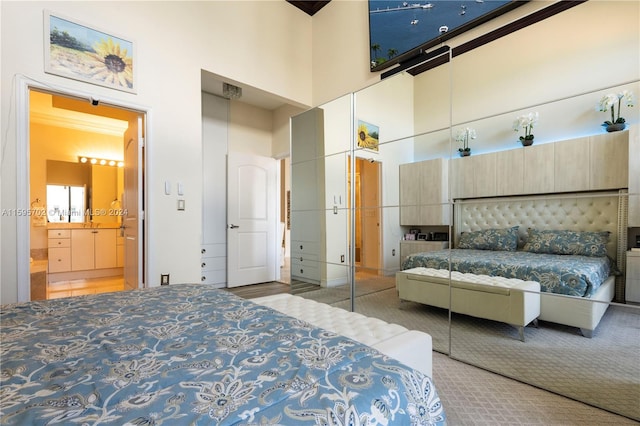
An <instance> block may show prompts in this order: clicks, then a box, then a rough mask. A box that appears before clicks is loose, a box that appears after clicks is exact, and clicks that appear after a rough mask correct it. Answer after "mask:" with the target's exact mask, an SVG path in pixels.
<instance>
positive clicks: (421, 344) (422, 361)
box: [251, 293, 432, 377]
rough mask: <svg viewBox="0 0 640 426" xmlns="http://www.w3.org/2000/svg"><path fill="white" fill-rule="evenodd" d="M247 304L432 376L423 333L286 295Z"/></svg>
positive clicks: (428, 346) (428, 339) (427, 341)
mask: <svg viewBox="0 0 640 426" xmlns="http://www.w3.org/2000/svg"><path fill="white" fill-rule="evenodd" d="M251 301H253V302H255V303H257V304H259V305H263V306H268V307H270V308H272V309H275V310H276V311H279V312H282V313H284V314H286V315H289V316H291V317H294V318H298V319H300V320H303V321H306V322H308V323H310V324H312V325H315V326H316V327H320V328H324V329H325V330H328V331H332V332H334V333H336V334H340V335H342V336H345V337H348V338H350V339H353V340H355V341H358V342H360V343H364V344H365V345H368V346H371V347H373V348H375V349H377V350H379V351H380V352H382V353H383V354H385V355H388V356H390V357H392V358H395V359H397V360H398V361H400V362H402V363H404V364H406V365H408V366H409V367H412V368H414V369H416V370H418V371H421V372H422V373H424V374H426V375H427V376H429V377H432V376H431V373H432V353H431V351H432V341H431V336H430V335H429V334H427V333H423V332H421V331H417V330H409V329H407V328H405V327H402V326H401V325H398V324H390V323H388V322H385V321H382V320H380V319H377V318H371V317H367V316H365V315H362V314H359V313H357V312H349V311H345V310H344V309H340V308H336V307H334V306H331V305H327V304H326V303H319V302H316V301H315V300H310V299H305V298H303V297H300V296H294V295H291V294H286V293H284V294H277V295H273V296H265V297H258V298H255V299H251Z"/></svg>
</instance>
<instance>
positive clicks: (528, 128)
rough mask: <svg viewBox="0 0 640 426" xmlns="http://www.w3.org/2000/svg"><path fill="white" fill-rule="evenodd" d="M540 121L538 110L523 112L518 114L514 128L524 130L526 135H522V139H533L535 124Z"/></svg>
mask: <svg viewBox="0 0 640 426" xmlns="http://www.w3.org/2000/svg"><path fill="white" fill-rule="evenodd" d="M537 122H538V112H537V111H536V112H530V113H529V114H522V115H520V116H518V117H517V118H516V119H515V121H514V122H513V130H514V131H516V132H517V131H519V130H520V129H522V130H524V136H520V140H521V141H522V140H530V139H533V125H534V124H536V123H537Z"/></svg>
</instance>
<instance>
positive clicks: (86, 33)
mask: <svg viewBox="0 0 640 426" xmlns="http://www.w3.org/2000/svg"><path fill="white" fill-rule="evenodd" d="M44 13H45V16H44V23H45V31H44V70H45V72H46V73H49V74H55V75H59V76H62V77H68V78H72V79H75V80H80V81H85V82H87V83H92V84H98V85H100V86H106V87H110V88H112V89H117V90H123V91H125V92H132V93H135V92H136V85H135V83H136V81H135V73H134V70H135V68H134V65H135V57H134V46H133V42H132V41H129V40H126V39H125V38H122V37H120V36H116V35H114V34H112V33H108V32H105V31H101V30H98V29H95V28H91V27H89V26H87V25H85V24H81V23H79V22H76V21H73V20H71V19H69V18H66V17H62V16H60V15H57V14H55V15H54V14H53V13H52V12H50V11H46V10H45V12H44Z"/></svg>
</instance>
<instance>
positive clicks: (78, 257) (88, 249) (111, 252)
mask: <svg viewBox="0 0 640 426" xmlns="http://www.w3.org/2000/svg"><path fill="white" fill-rule="evenodd" d="M116 253H117V250H116V230H115V229H72V230H71V270H72V271H86V270H91V269H105V268H115V267H116V266H117V255H116Z"/></svg>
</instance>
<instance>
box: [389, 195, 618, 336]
mask: <svg viewBox="0 0 640 426" xmlns="http://www.w3.org/2000/svg"><path fill="white" fill-rule="evenodd" d="M621 229H622V230H625V229H626V207H625V204H624V202H623V197H620V196H619V194H617V193H597V194H592V193H579V194H560V195H544V196H531V197H504V198H495V199H476V200H461V201H459V202H456V204H455V205H454V230H455V234H454V240H453V241H452V243H453V245H454V248H452V249H447V250H439V251H432V252H425V253H415V254H412V255H410V256H408V257H407V258H406V259H404V261H403V262H402V264H401V269H402V270H409V269H412V268H416V267H427V268H435V269H447V270H448V269H451V270H453V271H459V272H463V273H473V274H478V275H489V276H502V277H507V278H518V279H521V280H525V281H537V282H539V283H540V287H541V296H540V298H541V302H540V303H541V306H540V309H541V315H540V318H539V319H541V320H545V321H550V322H554V323H559V324H564V325H569V326H572V327H578V328H580V330H581V332H582V334H583V335H585V336H587V337H591V336H592V335H593V331H594V330H595V329H596V327H597V326H598V324H599V322H600V320H601V318H602V316H603V315H604V314H605V312H606V309H607V307H608V303H609V302H610V301H611V300H613V298H614V294H615V290H616V288H615V287H616V276H619V275H620V272H619V271H620V269H621V268H620V260H618V259H619V258H620V257H621V256H620V255H619V254H620V253H624V250H625V248H624V247H623V246H624V243H623V240H622V239H621V238H619V234H620V232H623V231H620V230H621Z"/></svg>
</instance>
